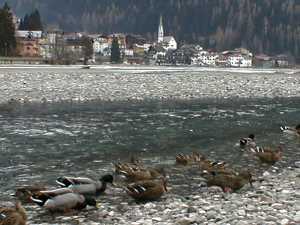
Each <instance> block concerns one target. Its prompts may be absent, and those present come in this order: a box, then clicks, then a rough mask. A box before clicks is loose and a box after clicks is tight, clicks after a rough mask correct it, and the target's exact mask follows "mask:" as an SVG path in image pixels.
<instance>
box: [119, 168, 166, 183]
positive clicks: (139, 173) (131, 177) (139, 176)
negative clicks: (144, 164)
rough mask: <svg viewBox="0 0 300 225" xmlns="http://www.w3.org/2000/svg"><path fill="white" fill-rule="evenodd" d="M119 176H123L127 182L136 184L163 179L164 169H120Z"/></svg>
mask: <svg viewBox="0 0 300 225" xmlns="http://www.w3.org/2000/svg"><path fill="white" fill-rule="evenodd" d="M122 169H123V170H119V174H121V175H123V176H125V178H126V180H127V181H128V182H136V181H142V180H152V179H156V178H159V177H165V171H164V168H138V169H137V168H132V167H128V166H126V167H122Z"/></svg>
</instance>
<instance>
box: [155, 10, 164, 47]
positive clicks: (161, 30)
mask: <svg viewBox="0 0 300 225" xmlns="http://www.w3.org/2000/svg"><path fill="white" fill-rule="evenodd" d="M163 41H164V26H163V19H162V16H160V18H159V26H158V39H157V43H161V42H163Z"/></svg>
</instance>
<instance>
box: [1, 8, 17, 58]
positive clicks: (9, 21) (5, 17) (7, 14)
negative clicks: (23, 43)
mask: <svg viewBox="0 0 300 225" xmlns="http://www.w3.org/2000/svg"><path fill="white" fill-rule="evenodd" d="M16 45H17V43H16V38H15V25H14V23H13V16H12V13H11V11H10V8H9V6H8V4H7V3H5V4H4V6H3V7H2V8H0V56H12V55H14V54H15V49H16Z"/></svg>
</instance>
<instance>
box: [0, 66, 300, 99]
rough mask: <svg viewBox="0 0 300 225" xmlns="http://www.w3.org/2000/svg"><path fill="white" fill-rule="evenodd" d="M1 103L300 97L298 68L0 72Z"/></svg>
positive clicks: (5, 70) (8, 70)
mask: <svg viewBox="0 0 300 225" xmlns="http://www.w3.org/2000/svg"><path fill="white" fill-rule="evenodd" d="M0 90H1V92H0V93H1V94H0V96H1V98H0V103H1V102H7V101H8V100H10V99H17V100H21V101H41V100H43V101H45V100H47V101H50V102H53V101H56V102H57V101H62V100H80V101H85V100H92V99H99V100H105V101H107V100H109V101H115V100H118V101H124V100H128V99H138V100H142V99H169V98H171V99H174V98H175V99H197V98H207V97H209V98H235V97H239V98H249V97H253V98H260V97H268V98H273V97H299V96H300V73H299V71H297V70H290V71H286V70H278V71H276V70H271V71H268V70H251V69H248V70H229V69H228V71H227V70H217V69H216V70H212V69H210V70H207V71H205V70H204V71H203V70H201V69H197V68H181V69H173V70H167V69H165V70H164V69H163V68H155V67H153V68H151V67H150V68H147V69H146V70H142V69H138V68H135V67H134V68H131V67H129V68H123V69H116V68H115V69H114V68H110V69H104V68H98V69H91V70H81V69H74V68H73V69H52V70H51V69H45V68H40V69H37V68H36V69H28V68H27V69H3V68H2V69H0Z"/></svg>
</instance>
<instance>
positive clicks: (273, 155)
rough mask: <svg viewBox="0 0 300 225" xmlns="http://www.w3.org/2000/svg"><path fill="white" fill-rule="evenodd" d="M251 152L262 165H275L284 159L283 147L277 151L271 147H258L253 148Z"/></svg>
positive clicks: (279, 147)
mask: <svg viewBox="0 0 300 225" xmlns="http://www.w3.org/2000/svg"><path fill="white" fill-rule="evenodd" d="M251 151H252V152H253V153H255V155H256V156H257V157H258V158H259V160H260V161H261V162H262V163H268V164H275V163H276V162H277V161H279V160H280V159H281V158H282V147H281V146H278V148H277V149H275V150H274V149H272V148H271V147H265V148H262V147H256V148H255V149H254V148H251Z"/></svg>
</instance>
